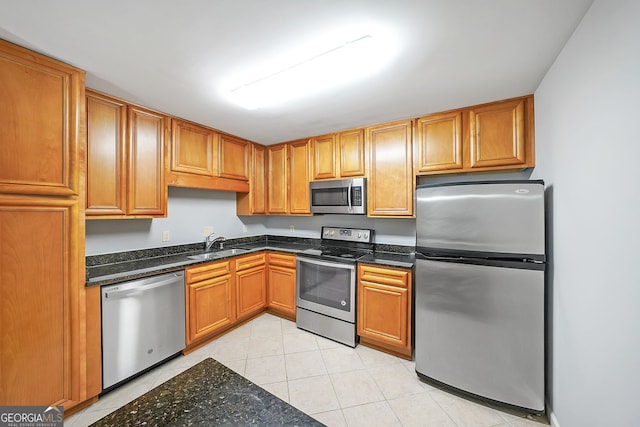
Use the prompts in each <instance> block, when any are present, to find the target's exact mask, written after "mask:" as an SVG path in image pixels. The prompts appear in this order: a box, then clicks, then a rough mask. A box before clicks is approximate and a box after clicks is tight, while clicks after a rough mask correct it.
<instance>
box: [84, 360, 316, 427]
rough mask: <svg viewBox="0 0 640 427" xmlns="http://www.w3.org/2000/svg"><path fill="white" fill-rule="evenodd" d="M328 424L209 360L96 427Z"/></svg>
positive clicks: (129, 405) (142, 397)
mask: <svg viewBox="0 0 640 427" xmlns="http://www.w3.org/2000/svg"><path fill="white" fill-rule="evenodd" d="M144 425H146V426H190V425H203V426H213V425H215V426H240V425H242V426H248V425H270V426H322V425H323V424H322V423H320V422H318V421H317V420H315V419H313V418H312V417H310V416H309V415H307V414H305V413H304V412H302V411H300V410H298V409H296V408H294V407H293V406H291V405H289V404H288V403H286V402H285V401H283V400H281V399H279V398H277V397H276V396H274V395H272V394H271V393H269V392H267V391H266V390H264V389H263V388H261V387H259V386H257V385H256V384H254V383H252V382H251V381H249V380H248V379H246V378H244V377H242V376H241V375H239V374H237V373H235V372H233V371H232V370H231V369H229V368H227V367H226V366H224V365H222V364H221V363H218V362H217V361H215V360H213V359H211V358H209V359H205V360H203V361H202V362H200V363H198V364H197V365H195V366H193V367H191V368H190V369H188V370H186V371H185V372H183V373H181V374H178V375H177V376H175V377H173V378H172V379H170V380H169V381H167V382H165V383H163V384H161V385H159V386H158V387H156V388H154V389H153V390H151V391H149V392H147V393H145V394H144V395H142V396H140V397H138V398H137V399H135V400H133V401H132V402H129V403H127V404H126V405H124V406H123V407H121V408H119V409H117V410H116V411H115V412H112V413H111V414H109V415H107V416H105V417H104V418H101V419H100V420H98V421H97V422H96V423H94V424H92V426H96V427H106V426H118V427H120V426H144Z"/></svg>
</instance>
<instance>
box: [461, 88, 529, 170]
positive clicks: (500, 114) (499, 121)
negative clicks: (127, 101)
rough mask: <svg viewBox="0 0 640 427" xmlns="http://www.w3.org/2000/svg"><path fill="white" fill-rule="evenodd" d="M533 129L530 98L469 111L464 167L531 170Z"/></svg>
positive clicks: (483, 106)
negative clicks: (467, 151) (465, 162)
mask: <svg viewBox="0 0 640 427" xmlns="http://www.w3.org/2000/svg"><path fill="white" fill-rule="evenodd" d="M533 126H534V124H533V96H527V97H523V98H517V99H510V100H506V101H500V102H494V103H491V104H485V105H480V106H477V107H471V108H469V109H468V127H469V130H468V132H467V138H468V141H469V142H468V147H469V157H468V158H469V164H468V167H469V168H470V169H473V170H476V169H483V170H489V169H494V168H501V169H505V168H512V167H515V168H525V167H533V166H534V165H535V161H534V160H535V159H534V153H533Z"/></svg>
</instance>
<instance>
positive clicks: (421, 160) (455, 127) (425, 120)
mask: <svg viewBox="0 0 640 427" xmlns="http://www.w3.org/2000/svg"><path fill="white" fill-rule="evenodd" d="M416 134H417V135H416V140H417V145H418V150H417V151H418V153H417V156H416V173H423V172H431V171H442V170H456V169H462V113H461V112H460V111H454V112H451V113H440V114H432V115H430V116H426V117H422V118H419V119H417V120H416Z"/></svg>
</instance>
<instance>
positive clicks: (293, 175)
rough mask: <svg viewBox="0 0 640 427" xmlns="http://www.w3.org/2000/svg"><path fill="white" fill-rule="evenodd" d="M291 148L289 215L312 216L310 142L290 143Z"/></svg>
mask: <svg viewBox="0 0 640 427" xmlns="http://www.w3.org/2000/svg"><path fill="white" fill-rule="evenodd" d="M287 145H288V146H289V165H290V167H289V174H290V175H289V213H290V214H293V215H311V203H310V196H309V176H310V167H309V155H310V149H309V141H308V140H306V139H304V140H300V141H296V142H290V143H289V144H287Z"/></svg>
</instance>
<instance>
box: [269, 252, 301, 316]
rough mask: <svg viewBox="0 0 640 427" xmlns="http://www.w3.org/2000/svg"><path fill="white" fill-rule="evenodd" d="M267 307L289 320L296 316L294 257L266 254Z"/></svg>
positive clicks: (272, 253)
mask: <svg viewBox="0 0 640 427" xmlns="http://www.w3.org/2000/svg"><path fill="white" fill-rule="evenodd" d="M267 262H268V264H267V265H268V267H267V270H268V277H267V307H268V308H269V309H270V310H273V311H276V312H278V313H279V314H282V315H284V316H286V317H289V318H295V316H296V256H295V255H288V254H282V253H276V252H269V253H268V254H267Z"/></svg>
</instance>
